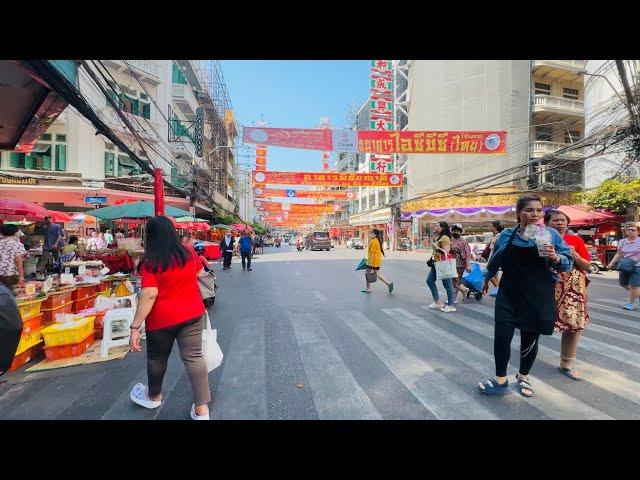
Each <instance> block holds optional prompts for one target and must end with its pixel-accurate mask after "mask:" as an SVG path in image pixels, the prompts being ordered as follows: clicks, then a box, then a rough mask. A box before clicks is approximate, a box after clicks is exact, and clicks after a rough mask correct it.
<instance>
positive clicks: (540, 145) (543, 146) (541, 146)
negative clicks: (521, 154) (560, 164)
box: [531, 141, 583, 158]
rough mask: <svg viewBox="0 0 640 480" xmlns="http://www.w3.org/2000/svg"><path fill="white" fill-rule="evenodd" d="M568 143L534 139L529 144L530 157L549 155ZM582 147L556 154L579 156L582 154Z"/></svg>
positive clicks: (571, 156) (570, 156)
mask: <svg viewBox="0 0 640 480" xmlns="http://www.w3.org/2000/svg"><path fill="white" fill-rule="evenodd" d="M569 145H571V144H570V143H559V142H545V141H536V142H534V143H533V144H532V145H531V156H532V157H534V158H535V157H542V156H545V155H550V154H552V153H553V152H557V151H558V150H560V149H562V148H566V147H568V146H569ZM582 153H583V151H582V149H581V148H580V149H576V150H571V151H570V152H566V153H562V154H558V155H559V156H563V157H569V158H579V157H580V156H582Z"/></svg>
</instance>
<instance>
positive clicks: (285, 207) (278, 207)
mask: <svg viewBox="0 0 640 480" xmlns="http://www.w3.org/2000/svg"><path fill="white" fill-rule="evenodd" d="M253 206H254V207H258V209H259V210H261V209H264V210H266V211H268V212H272V211H275V212H285V211H286V212H290V213H318V214H322V213H333V212H334V211H335V210H336V207H335V206H333V205H325V204H313V203H281V202H266V201H264V200H254V201H253ZM338 208H339V207H338Z"/></svg>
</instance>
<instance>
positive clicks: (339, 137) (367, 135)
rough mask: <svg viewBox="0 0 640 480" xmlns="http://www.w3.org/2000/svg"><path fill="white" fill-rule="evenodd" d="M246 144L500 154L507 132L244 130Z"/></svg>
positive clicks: (361, 150) (316, 148) (250, 128)
mask: <svg viewBox="0 0 640 480" xmlns="http://www.w3.org/2000/svg"><path fill="white" fill-rule="evenodd" d="M244 142H245V143H254V144H260V145H273V146H279V147H288V148H301V149H308V150H322V151H327V152H329V151H332V152H360V153H374V154H381V155H390V154H393V153H412V154H413V153H416V154H418V153H432V154H433V153H436V154H437V153H457V154H484V155H488V154H489V155H490V154H496V155H503V154H505V153H506V151H507V132H505V131H454V130H452V131H384V130H358V131H356V130H328V129H298V128H258V127H244Z"/></svg>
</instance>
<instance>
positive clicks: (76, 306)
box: [71, 294, 98, 313]
mask: <svg viewBox="0 0 640 480" xmlns="http://www.w3.org/2000/svg"><path fill="white" fill-rule="evenodd" d="M97 296H98V295H97V294H94V295H92V296H91V297H87V298H83V299H82V300H76V301H75V302H73V307H72V309H71V311H72V312H73V313H78V312H80V311H82V310H85V309H87V308H93V306H94V304H95V303H96V297H97Z"/></svg>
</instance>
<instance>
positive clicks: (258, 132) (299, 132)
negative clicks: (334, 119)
mask: <svg viewBox="0 0 640 480" xmlns="http://www.w3.org/2000/svg"><path fill="white" fill-rule="evenodd" d="M242 139H243V141H244V143H254V144H259V145H271V146H274V147H288V148H301V149H305V150H322V151H332V152H355V151H356V142H357V132H356V131H355V130H330V129H328V128H260V127H244V128H243V133H242Z"/></svg>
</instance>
